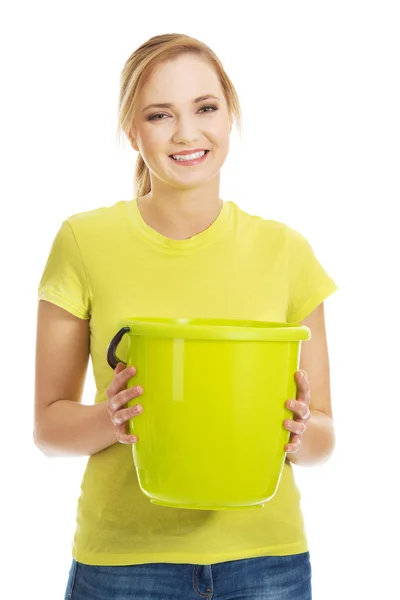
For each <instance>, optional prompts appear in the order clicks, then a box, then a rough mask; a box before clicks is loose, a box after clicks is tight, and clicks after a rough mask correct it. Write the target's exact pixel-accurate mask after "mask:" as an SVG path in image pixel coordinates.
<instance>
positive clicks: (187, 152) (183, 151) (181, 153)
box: [169, 148, 210, 158]
mask: <svg viewBox="0 0 400 600" xmlns="http://www.w3.org/2000/svg"><path fill="white" fill-rule="evenodd" d="M195 152H205V153H206V154H207V152H210V151H209V150H207V148H197V150H182V152H173V153H172V154H169V157H170V158H172V157H173V156H185V155H187V154H195Z"/></svg>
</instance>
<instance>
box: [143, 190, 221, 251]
mask: <svg viewBox="0 0 400 600" xmlns="http://www.w3.org/2000/svg"><path fill="white" fill-rule="evenodd" d="M210 183H211V182H210ZM218 183H219V181H218ZM213 188H214V189H205V186H204V187H202V188H197V189H193V190H177V189H173V188H168V189H165V188H164V189H163V190H158V189H157V186H155V187H153V189H152V190H151V192H149V194H147V195H146V196H142V197H141V198H139V199H138V207H139V210H140V213H141V215H142V218H143V220H144V221H145V222H146V223H147V225H148V226H149V227H151V228H152V229H154V230H155V231H157V232H158V233H160V234H162V235H164V236H166V237H169V238H171V239H176V240H183V239H188V238H190V237H193V236H194V235H196V234H198V233H201V232H202V231H204V230H205V229H207V228H208V227H209V226H210V225H211V224H212V223H213V222H214V221H215V219H216V218H217V217H218V215H219V213H220V211H221V209H222V205H223V203H222V200H221V199H220V197H219V185H217V186H215V185H214V186H213Z"/></svg>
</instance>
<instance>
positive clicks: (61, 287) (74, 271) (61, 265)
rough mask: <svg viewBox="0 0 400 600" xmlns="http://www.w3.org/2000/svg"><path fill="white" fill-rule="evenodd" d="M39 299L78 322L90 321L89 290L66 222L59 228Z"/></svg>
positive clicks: (41, 281)
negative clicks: (71, 315) (49, 303)
mask: <svg viewBox="0 0 400 600" xmlns="http://www.w3.org/2000/svg"><path fill="white" fill-rule="evenodd" d="M38 299H39V300H47V301H48V302H52V303H53V304H57V306H60V307H61V308H64V309H65V310H67V311H68V312H70V313H72V314H73V315H75V316H76V317H79V318H80V319H89V318H90V298H89V288H88V282H87V277H86V272H85V265H84V263H83V259H82V255H81V252H80V249H79V246H78V243H77V241H76V238H75V235H74V232H73V230H72V227H71V225H70V223H69V221H68V220H66V221H64V222H63V223H62V225H61V227H60V228H59V230H58V232H57V234H56V236H55V238H54V240H53V243H52V246H51V249H50V254H49V256H48V259H47V262H46V265H45V268H44V272H43V274H42V278H41V280H40V283H39V288H38Z"/></svg>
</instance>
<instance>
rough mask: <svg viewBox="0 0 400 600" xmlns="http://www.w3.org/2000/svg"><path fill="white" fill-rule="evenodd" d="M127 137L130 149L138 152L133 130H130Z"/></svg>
mask: <svg viewBox="0 0 400 600" xmlns="http://www.w3.org/2000/svg"><path fill="white" fill-rule="evenodd" d="M128 137H129V141H130V143H131V146H132V148H133V149H134V150H136V152H139V146H138V145H137V142H136V138H135V136H134V135H133V129H131V130H130V132H129V134H128Z"/></svg>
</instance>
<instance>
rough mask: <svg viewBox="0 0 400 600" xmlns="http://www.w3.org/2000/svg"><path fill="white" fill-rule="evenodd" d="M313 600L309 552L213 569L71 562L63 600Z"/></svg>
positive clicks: (235, 563)
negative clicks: (107, 565) (112, 565)
mask: <svg viewBox="0 0 400 600" xmlns="http://www.w3.org/2000/svg"><path fill="white" fill-rule="evenodd" d="M200 598H202V599H203V600H311V564H310V554H309V552H304V553H302V554H293V555H288V556H263V557H261V558H246V559H241V560H233V561H229V562H222V563H215V564H212V565H204V566H203V565H189V564H176V563H150V564H144V565H129V566H121V567H99V566H91V565H85V564H82V563H80V562H79V563H78V562H76V561H75V560H73V561H72V566H71V570H70V573H69V579H68V585H67V590H66V592H65V598H64V600H128V599H129V600H199V599H200Z"/></svg>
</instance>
